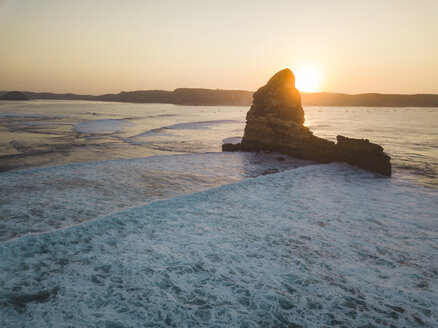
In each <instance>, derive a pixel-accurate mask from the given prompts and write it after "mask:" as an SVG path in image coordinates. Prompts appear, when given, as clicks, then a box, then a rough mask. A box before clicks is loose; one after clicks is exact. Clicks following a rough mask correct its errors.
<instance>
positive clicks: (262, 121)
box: [222, 69, 391, 176]
mask: <svg viewBox="0 0 438 328" xmlns="http://www.w3.org/2000/svg"><path fill="white" fill-rule="evenodd" d="M303 123H304V111H303V107H302V106H301V96H300V93H299V92H298V90H297V89H296V88H295V76H294V75H293V73H292V71H291V70H289V69H284V70H282V71H280V72H278V73H277V74H275V75H274V76H273V77H272V78H271V79H270V80H269V81H268V83H267V84H266V85H264V86H263V87H261V88H260V89H258V90H257V91H256V92H255V93H254V99H253V105H252V106H251V108H250V110H249V111H248V114H247V116H246V127H245V134H244V136H243V139H242V142H241V143H240V144H237V145H231V144H225V145H223V147H222V149H223V150H224V151H237V150H243V151H259V150H264V151H276V152H280V153H284V154H288V155H290V156H293V157H297V158H301V159H308V160H314V161H318V162H321V163H330V162H346V163H349V164H351V165H355V166H358V167H361V168H364V169H366V170H369V171H371V172H375V173H379V174H383V175H386V176H390V175H391V164H390V159H391V158H390V157H389V156H388V155H386V154H385V153H384V152H383V148H382V147H381V146H379V145H377V144H373V143H371V142H369V141H368V140H366V139H352V138H347V137H343V136H338V137H337V141H338V142H337V143H334V142H332V141H329V140H326V139H322V138H319V137H316V136H314V135H313V133H312V132H311V131H310V130H309V128H307V127H306V126H304V125H303Z"/></svg>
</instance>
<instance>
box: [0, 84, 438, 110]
mask: <svg viewBox="0 0 438 328" xmlns="http://www.w3.org/2000/svg"><path fill="white" fill-rule="evenodd" d="M22 93H23V94H25V95H26V96H27V97H28V98H30V99H57V100H94V101H116V102H132V103H166V104H175V105H192V106H218V105H222V106H251V104H252V96H253V92H252V91H244V90H220V89H216V90H214V89H194V88H178V89H175V90H174V91H164V90H139V91H128V92H125V91H122V92H120V93H118V94H104V95H100V96H92V95H77V94H73V93H64V94H57V93H49V92H22ZM2 94H5V92H0V97H1V95H2ZM301 98H302V104H303V105H304V106H368V107H438V95H436V94H415V95H397V94H380V93H363V94H357V95H349V94H345V93H331V92H317V93H311V92H302V93H301Z"/></svg>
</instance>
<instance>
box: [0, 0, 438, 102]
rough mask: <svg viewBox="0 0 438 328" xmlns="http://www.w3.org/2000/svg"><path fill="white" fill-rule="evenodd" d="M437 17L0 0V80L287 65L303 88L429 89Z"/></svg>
mask: <svg viewBox="0 0 438 328" xmlns="http://www.w3.org/2000/svg"><path fill="white" fill-rule="evenodd" d="M437 17H438V0H417V1H414V0H366V1H363V0H360V1H358V0H331V1H327V0H309V1H304V0H301V1H293V0H270V1H258V0H208V1H207V0H173V1H171V0H154V1H153V0H123V1H122V0H120V1H116V0H0V90H5V91H7V90H21V91H38V92H43V91H51V92H74V93H81V94H102V93H113V92H120V91H122V90H123V91H131V90H146V89H163V90H173V89H175V88H178V87H200V88H214V89H216V88H219V89H240V90H256V89H257V88H259V87H260V86H262V85H263V84H265V83H266V81H267V80H268V79H269V78H270V77H271V76H272V75H273V74H274V73H276V72H277V71H279V70H281V69H283V68H286V67H289V68H291V69H292V71H294V72H296V75H297V83H298V84H299V81H304V80H306V79H310V80H312V81H313V82H312V81H311V82H309V84H308V86H307V87H308V89H309V91H328V92H344V93H354V94H355V93H365V92H379V93H408V94H412V93H438V19H437ZM297 72H300V73H299V74H298V73H297ZM303 88H304V87H303ZM304 91H305V90H304Z"/></svg>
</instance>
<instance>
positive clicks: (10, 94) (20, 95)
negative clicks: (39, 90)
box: [0, 91, 29, 100]
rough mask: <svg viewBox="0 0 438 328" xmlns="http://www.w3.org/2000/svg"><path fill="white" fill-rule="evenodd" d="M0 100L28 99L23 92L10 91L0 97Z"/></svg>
mask: <svg viewBox="0 0 438 328" xmlns="http://www.w3.org/2000/svg"><path fill="white" fill-rule="evenodd" d="M0 100H29V98H28V97H27V96H26V94H24V93H23V92H20V91H11V92H6V93H4V94H2V95H0Z"/></svg>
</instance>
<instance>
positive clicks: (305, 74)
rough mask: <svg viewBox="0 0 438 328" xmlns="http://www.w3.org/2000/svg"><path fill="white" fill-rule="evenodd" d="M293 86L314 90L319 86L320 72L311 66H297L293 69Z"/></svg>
mask: <svg viewBox="0 0 438 328" xmlns="http://www.w3.org/2000/svg"><path fill="white" fill-rule="evenodd" d="M294 74H295V86H296V88H297V89H298V90H299V91H304V92H315V91H318V90H319V88H320V86H321V73H320V72H319V70H318V69H317V68H315V67H312V66H306V67H298V68H297V69H295V70H294Z"/></svg>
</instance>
